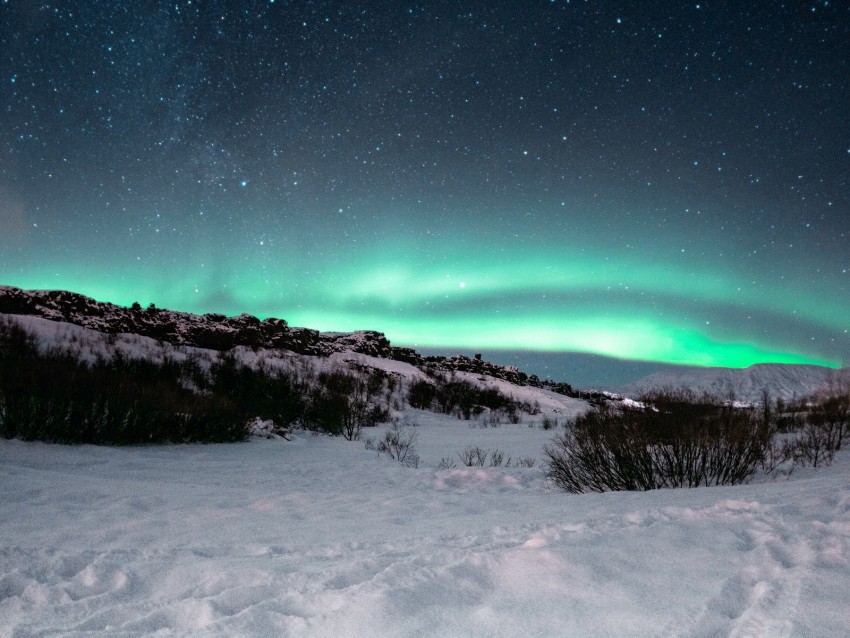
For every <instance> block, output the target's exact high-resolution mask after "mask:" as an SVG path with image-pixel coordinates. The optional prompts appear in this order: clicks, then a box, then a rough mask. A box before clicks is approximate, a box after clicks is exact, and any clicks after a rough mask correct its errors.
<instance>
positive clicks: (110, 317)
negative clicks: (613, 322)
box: [0, 286, 578, 396]
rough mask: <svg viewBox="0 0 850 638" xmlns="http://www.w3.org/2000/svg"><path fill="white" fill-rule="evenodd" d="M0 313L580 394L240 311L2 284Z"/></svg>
mask: <svg viewBox="0 0 850 638" xmlns="http://www.w3.org/2000/svg"><path fill="white" fill-rule="evenodd" d="M0 314H10V315H34V316H37V317H43V318H44V319H50V320H53V321H64V322H66V323H71V324H75V325H78V326H82V327H84V328H89V329H91V330H97V331H99V332H104V333H108V334H117V333H128V334H137V335H141V336H145V337H151V338H153V339H158V340H160V341H165V342H168V343H172V344H178V345H188V346H196V347H199V348H209V349H211V350H219V351H223V350H229V349H231V348H234V347H236V346H247V347H250V348H281V349H284V350H289V351H292V352H297V353H299V354H306V355H314V356H328V355H330V354H332V353H334V352H357V353H361V354H365V355H369V356H372V357H379V358H382V359H395V360H398V361H405V362H407V363H410V364H413V365H415V366H416V367H418V368H421V369H423V370H429V369H430V370H432V371H435V372H447V373H451V372H455V371H457V372H471V373H474V374H480V375H487V376H491V377H495V378H498V379H504V380H505V381H509V382H511V383H514V384H516V385H520V386H522V385H531V386H535V387H545V388H548V389H550V390H552V391H554V392H557V393H559V394H564V395H568V396H578V394H577V393H574V392H573V389H572V387H571V386H570V385H569V384H567V383H553V382H551V381H548V380H543V381H541V380H540V379H538V378H537V377H536V376H534V375H531V376H529V375H527V374H525V373H524V372H520V371H519V370H517V369H516V368H515V367H513V366H501V365H497V364H494V363H490V362H488V361H483V360H481V359H480V358H478V357H476V358H469V357H464V356H455V357H442V356H428V357H425V356H422V355H420V354H419V353H418V352H416V351H415V350H413V349H411V348H399V347H395V346H392V345H390V342H389V340H388V339H387V338H386V336H385V335H384V334H382V333H380V332H375V331H372V330H365V331H360V332H351V333H321V332H319V331H318V330H311V329H309V328H293V327H290V326H289V325H288V324H287V322H286V321H285V320H283V319H274V318H267V319H262V320H261V319H258V318H257V317H254V316H252V315H248V314H242V315H239V316H236V317H226V316H224V315H220V314H206V315H194V314H190V313H186V312H175V311H172V310H163V309H159V308H155V307H154V306H150V307H148V308H142V307H141V306H139V305H138V304H135V305H134V306H132V307H130V308H126V307H124V306H116V305H115V304H111V303H105V302H100V301H95V300H94V299H92V298H90V297H86V296H84V295H80V294H77V293H73V292H67V291H64V290H21V289H20V288H14V287H11V286H0Z"/></svg>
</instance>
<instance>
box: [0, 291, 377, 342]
mask: <svg viewBox="0 0 850 638" xmlns="http://www.w3.org/2000/svg"><path fill="white" fill-rule="evenodd" d="M0 314H15V315H35V316H38V317H43V318H45V319H51V320H53V321H65V322H67V323H72V324H75V325H78V326H83V327H85V328H90V329H92V330H97V331H99V332H105V333H130V334H138V335H142V336H145V337H152V338H154V339H159V340H160V341H166V342H168V343H174V344H181V345H190V346H197V347H199V348H209V349H212V350H229V349H230V348H233V347H236V346H247V347H254V348H259V347H263V348H282V349H285V350H291V351H293V352H297V353H299V354H310V355H318V356H327V355H329V354H331V353H333V352H360V353H362V354H367V355H370V356H374V357H383V358H391V357H392V348H391V346H390V342H389V341H388V340H387V338H386V337H385V336H384V335H383V334H381V333H379V332H373V331H364V332H353V333H347V334H322V333H320V332H319V331H317V330H310V329H308V328H291V327H290V326H289V325H288V324H287V323H286V321H284V320H283V319H275V318H271V317H270V318H267V319H263V320H260V319H258V318H257V317H254V316H252V315H248V314H242V315H239V316H237V317H226V316H224V315H219V314H206V315H193V314H190V313H186V312H174V311H171V310H161V309H158V308H155V307H153V306H150V307H148V308H146V309H143V308H141V307H140V306H138V305H134V306H133V307H130V308H125V307H123V306H116V305H115V304H111V303H104V302H100V301H95V300H94V299H91V298H90V297H86V296H84V295H80V294H77V293H73V292H67V291H63V290H21V289H20V288H13V287H9V286H0Z"/></svg>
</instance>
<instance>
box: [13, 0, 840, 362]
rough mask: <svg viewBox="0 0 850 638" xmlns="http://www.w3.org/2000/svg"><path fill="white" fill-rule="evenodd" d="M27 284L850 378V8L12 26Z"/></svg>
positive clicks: (533, 7) (250, 15)
mask: <svg viewBox="0 0 850 638" xmlns="http://www.w3.org/2000/svg"><path fill="white" fill-rule="evenodd" d="M0 48H1V49H2V55H0V87H2V88H0V283H3V284H6V285H15V286H20V287H24V288H49V289H57V288H60V289H68V290H74V291H76V292H81V293H84V294H87V295H90V296H93V297H95V298H97V299H99V300H103V301H112V302H114V303H119V304H125V305H129V304H130V303H132V302H133V301H139V302H140V303H142V304H143V305H146V304H148V303H155V304H156V305H157V306H159V307H168V308H172V309H176V310H185V311H191V312H224V313H227V314H238V313H241V312H249V313H251V314H255V315H258V316H261V317H265V316H276V317H282V318H285V319H287V320H288V321H289V322H290V324H291V325H304V326H309V327H313V328H318V329H321V330H327V331H348V330H356V329H374V330H380V331H382V332H385V333H386V334H387V336H388V337H389V338H390V339H391V341H392V342H393V343H394V344H396V345H411V346H418V347H422V348H437V349H440V348H445V349H451V348H464V349H472V350H476V349H477V350H485V351H487V350H500V351H505V350H510V351H536V352H543V353H553V352H579V353H588V354H592V355H606V356H613V357H620V358H622V359H629V360H641V361H650V362H663V363H672V364H689V365H723V366H746V365H750V364H753V363H758V362H788V363H791V362H793V363H818V364H824V365H831V366H841V365H850V335H848V329H850V294H848V293H850V182H848V180H850V4H848V3H847V2H826V1H805V0H799V1H796V0H795V1H791V2H785V3H781V2H778V1H776V0H753V1H750V2H718V1H713V0H712V1H702V0H696V1H691V2H678V1H675V0H670V1H665V2H661V1H658V2H625V1H619V2H618V1H602V0H586V1H582V0H572V1H569V2H568V1H566V0H522V1H520V0H517V1H515V2H504V1H499V0H494V1H487V2H484V1H477V2H467V1H463V0H451V1H444V0H435V1H432V2H418V1H409V2H408V1H357V0H351V1H345V2H341V1H340V2H331V1H315V2H314V1H300V2H294V1H293V2H286V1H284V0H276V1H272V0H266V1H263V2H251V1H244V2H236V1H222V0H219V1H215V0H210V1H206V0H176V1H172V2H167V3H166V2H137V1H135V0H134V1H122V0H115V1H111V2H88V1H85V2H83V1H68V2H49V1H44V2H40V1H39V2H36V1H30V0H0Z"/></svg>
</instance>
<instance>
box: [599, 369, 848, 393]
mask: <svg viewBox="0 0 850 638" xmlns="http://www.w3.org/2000/svg"><path fill="white" fill-rule="evenodd" d="M848 375H850V371H848V370H846V369H845V370H833V369H831V368H825V367H822V366H813V365H784V364H760V365H754V366H750V367H749V368H743V369H737V368H689V369H686V370H677V371H670V372H658V373H656V374H652V375H649V376H648V377H644V378H643V379H639V380H637V381H634V382H632V383H629V384H627V385H625V386H621V387H619V388H616V389H615V390H616V391H617V392H618V393H620V394H624V395H626V396H639V395H641V394H643V393H645V392H649V391H651V390H658V389H667V388H690V389H691V390H694V391H696V392H703V391H706V392H709V393H711V394H714V395H716V396H720V397H726V396H729V395H730V394H734V396H735V397H736V398H737V399H738V400H740V401H747V402H758V401H761V397H762V390H764V389H767V390H768V392H769V393H770V396H771V397H772V398H774V399H775V398H782V399H784V400H790V399H794V398H801V397H805V396H809V395H811V394H814V393H816V392H818V391H819V390H821V389H823V388H824V387H825V386H826V385H828V384H829V383H830V382H831V381H834V380H835V379H839V378H847V377H848Z"/></svg>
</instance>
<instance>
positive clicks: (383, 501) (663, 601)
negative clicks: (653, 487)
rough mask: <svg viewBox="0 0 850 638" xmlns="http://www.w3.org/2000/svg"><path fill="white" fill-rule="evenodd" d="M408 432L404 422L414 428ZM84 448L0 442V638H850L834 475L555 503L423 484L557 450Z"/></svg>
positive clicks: (477, 435) (492, 486) (516, 485)
mask: <svg viewBox="0 0 850 638" xmlns="http://www.w3.org/2000/svg"><path fill="white" fill-rule="evenodd" d="M425 416H427V415H426V414H424V413H421V414H411V415H410V417H411V420H413V421H420V420H421V418H423V417H425ZM430 419H431V420H430V421H427V422H426V421H423V422H422V423H421V424H420V425H419V427H417V428H415V429H416V431H417V433H418V436H419V439H418V442H417V445H418V446H419V449H420V452H421V453H422V464H421V465H420V467H419V468H416V469H415V468H409V467H403V466H401V465H400V464H398V463H396V462H393V461H391V460H389V459H387V458H386V457H385V456H380V457H379V456H378V455H377V454H376V453H375V452H370V451H368V450H366V449H365V447H364V446H363V445H362V444H360V443H351V442H346V441H343V440H341V439H332V438H328V437H317V436H312V435H310V434H306V433H301V434H296V436H295V439H294V440H293V441H291V442H285V441H252V442H249V443H242V444H232V445H191V446H167V447H150V448H145V447H135V448H97V447H89V446H80V447H65V446H58V445H45V444H40V443H24V442H20V441H0V504H1V505H0V507H2V510H3V512H2V516H0V636H4V637H11V636H35V635H51V636H54V635H58V636H88V637H91V636H97V637H102V636H111V637H127V636H147V635H168V636H237V635H238V636H329V637H330V636H332V637H334V638H344V637H348V636H488V637H489V636H524V637H525V636H576V637H581V636H818V637H831V636H835V637H837V636H846V635H847V627H848V624H850V464H848V460H850V459H848V458H847V455H846V453H840V454H839V456H838V457H837V460H836V464H835V465H833V466H832V467H829V468H824V469H822V470H818V471H812V470H809V471H808V473H806V474H795V475H794V476H793V477H792V479H791V480H784V481H778V482H767V483H763V484H754V485H749V486H741V487H728V488H702V489H694V490H661V491H655V492H645V493H608V494H588V495H583V496H574V495H568V494H565V493H562V492H559V491H556V490H552V489H549V488H548V487H547V485H546V482H545V480H544V478H543V471H542V468H541V467H540V463H539V462H538V464H537V465H536V466H535V467H533V468H518V467H512V468H509V469H505V468H465V467H463V468H461V467H458V468H454V469H442V470H441V469H438V468H437V467H436V464H437V461H438V459H439V458H440V457H441V456H446V455H451V454H452V453H453V452H454V451H457V450H458V449H462V447H463V446H465V445H471V444H473V445H474V444H477V445H483V446H485V447H488V448H490V449H493V448H500V449H502V450H503V451H505V452H506V453H508V454H511V455H513V456H514V457H519V456H534V457H535V458H537V459H538V460H539V459H540V458H541V456H542V455H541V447H542V444H543V443H544V442H545V441H546V440H548V438H549V435H550V433H548V432H545V431H543V430H541V429H539V428H529V427H528V426H527V425H504V426H502V427H499V428H480V427H469V425H467V424H465V423H463V422H459V421H456V420H453V419H444V420H442V421H440V420H439V419H438V418H437V417H434V416H433V415H431V417H430Z"/></svg>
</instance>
